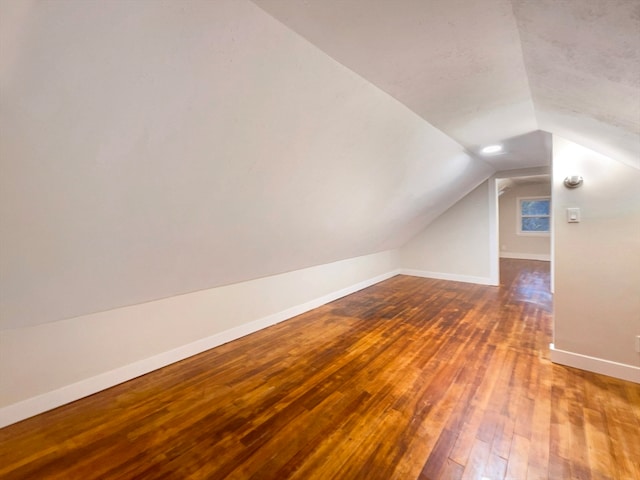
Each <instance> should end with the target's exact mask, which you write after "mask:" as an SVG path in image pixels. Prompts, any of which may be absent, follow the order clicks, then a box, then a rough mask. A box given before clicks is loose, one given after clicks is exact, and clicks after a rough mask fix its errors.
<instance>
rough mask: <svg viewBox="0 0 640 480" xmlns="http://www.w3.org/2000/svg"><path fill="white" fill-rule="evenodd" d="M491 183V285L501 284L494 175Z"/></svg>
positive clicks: (498, 228) (496, 191) (497, 195)
mask: <svg viewBox="0 0 640 480" xmlns="http://www.w3.org/2000/svg"><path fill="white" fill-rule="evenodd" d="M487 183H488V184H489V285H500V258H499V257H500V249H499V248H498V243H499V239H500V227H499V219H498V210H499V206H498V197H499V194H498V184H497V182H496V177H495V176H492V177H491V178H490V179H489V180H488V181H487Z"/></svg>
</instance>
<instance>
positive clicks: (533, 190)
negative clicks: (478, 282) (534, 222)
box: [498, 181, 551, 260]
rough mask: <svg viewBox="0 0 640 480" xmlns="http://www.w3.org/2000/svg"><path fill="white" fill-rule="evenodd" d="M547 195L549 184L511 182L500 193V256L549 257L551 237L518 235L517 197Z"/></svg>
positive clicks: (535, 258) (549, 191) (542, 258)
mask: <svg viewBox="0 0 640 480" xmlns="http://www.w3.org/2000/svg"><path fill="white" fill-rule="evenodd" d="M550 195H551V183H550V181H549V182H543V183H530V184H519V185H518V184H514V185H512V186H511V187H510V188H509V189H508V190H507V191H505V192H504V193H503V194H502V195H500V198H499V201H498V205H499V212H500V213H499V218H500V222H499V224H500V256H501V257H503V258H523V259H531V260H550V255H551V238H550V236H549V235H547V236H531V235H520V234H518V208H519V207H518V197H541V196H546V197H548V196H550Z"/></svg>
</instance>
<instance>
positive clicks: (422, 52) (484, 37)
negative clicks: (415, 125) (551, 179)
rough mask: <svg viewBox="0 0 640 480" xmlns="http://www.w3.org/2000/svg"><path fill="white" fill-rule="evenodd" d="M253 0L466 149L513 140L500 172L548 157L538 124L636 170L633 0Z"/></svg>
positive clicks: (498, 164)
mask: <svg viewBox="0 0 640 480" xmlns="http://www.w3.org/2000/svg"><path fill="white" fill-rule="evenodd" d="M254 3H256V4H257V5H259V6H260V7H261V8H263V9H264V10H265V11H267V12H268V13H269V14H271V15H273V16H274V17H275V18H277V19H278V20H280V21H281V22H283V23H284V24H285V25H287V26H288V27H290V28H292V29H293V30H295V31H296V32H298V33H299V34H300V35H302V36H304V37H305V38H306V39H308V40H309V41H311V42H312V43H314V44H315V45H316V46H317V47H318V48H320V49H321V50H323V51H325V52H326V53H327V54H329V55H330V56H332V57H333V58H335V59H336V60H338V61H339V62H341V63H342V64H344V65H345V66H347V67H349V68H350V69H352V70H354V71H355V72H357V73H358V74H360V75H362V76H363V77H364V78H366V79H367V80H369V81H370V82H372V83H373V84H374V85H376V86H378V87H379V88H381V89H382V90H384V91H386V92H387V93H389V94H391V95H392V96H394V97H395V98H397V99H398V100H400V101H401V102H403V103H404V104H405V105H407V106H408V107H409V108H411V109H412V110H413V111H415V112H416V113H418V114H419V115H420V116H421V117H422V118H424V119H425V120H427V121H428V122H430V123H431V124H433V125H434V126H436V127H437V128H439V129H440V130H442V131H443V132H445V133H446V134H447V135H449V136H450V137H452V138H454V139H455V140H457V141H458V142H460V143H461V144H462V145H464V146H465V147H466V148H467V149H469V150H470V151H472V152H477V151H478V150H479V148H480V147H481V146H482V145H485V144H488V143H496V142H505V141H507V140H509V142H508V143H509V145H511V146H513V147H514V150H508V151H507V152H506V153H504V154H502V155H500V156H495V157H488V158H487V159H486V160H487V161H488V162H489V163H492V164H493V165H494V167H495V168H496V169H497V170H503V169H515V168H525V167H531V166H535V165H544V164H548V161H549V158H550V155H549V150H548V149H546V150H545V149H544V146H543V148H542V149H539V148H538V147H540V146H541V144H542V140H543V138H542V137H540V138H539V139H538V141H537V142H531V137H528V136H526V135H524V134H527V133H530V132H534V131H536V130H546V131H550V132H552V133H558V134H561V135H563V136H566V137H568V138H569V139H572V140H575V141H579V142H580V143H583V144H585V145H586V146H589V147H591V148H594V149H596V150H600V151H601V152H602V153H605V154H609V155H612V156H614V158H617V159H618V160H621V161H623V162H625V163H628V164H631V165H634V166H636V167H640V160H639V158H640V141H639V140H638V135H639V133H640V97H639V95H640V84H639V83H640V70H639V69H640V63H639V61H638V52H639V51H640V13H639V11H640V2H638V1H636V0H623V1H619V0H597V1H593V0H588V1H587V0H563V1H557V0H545V1H535V2H534V1H530V0H514V1H513V3H512V2H511V1H509V0H483V1H478V2H470V1H468V0H455V1H452V0H432V1H428V2H425V1H422V0H396V1H393V2H389V1H386V0H324V1H322V2H308V1H300V0H254ZM518 138H520V139H524V140H525V143H523V144H522V145H519V144H518V142H517V139H518ZM527 141H528V144H526V142H527ZM516 150H517V151H516ZM525 151H526V152H527V153H526V154H525V155H524V156H523V155H522V152H525Z"/></svg>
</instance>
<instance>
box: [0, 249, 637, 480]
mask: <svg viewBox="0 0 640 480" xmlns="http://www.w3.org/2000/svg"><path fill="white" fill-rule="evenodd" d="M501 268H502V277H503V285H502V286H501V287H500V288H496V287H485V286H479V285H472V284H464V283H455V282H447V281H439V280H430V279H423V278H416V277H409V276H397V277H394V278H392V279H389V280H387V281H385V282H382V283H379V284H377V285H375V286H373V287H370V288H368V289H366V290H363V291H360V292H358V293H356V294H353V295H350V296H348V297H345V298H343V299H340V300H338V301H335V302H333V303H330V304H328V305H325V306H323V307H321V308H318V309H316V310H313V311H311V312H309V313H307V314H304V315H301V316H299V317H296V318H294V319H291V320H289V321H287V322H283V323H281V324H278V325H275V326H273V327H271V328H268V329H265V330H262V331H260V332H257V333H255V334H253V335H250V336H247V337H244V338H242V339H239V340H237V341H235V342H231V343H229V344H226V345H223V346H221V347H218V348H215V349H213V350H210V351H208V352H205V353H203V354H200V355H197V356H195V357H192V358H189V359H187V360H184V361H182V362H179V363H177V364H174V365H171V366H169V367H166V368H164V369H161V370H158V371H156V372H153V373H150V374H148V375H145V376H143V377H140V378H138V379H135V380H132V381H130V382H127V383H125V384H122V385H119V386H117V387H114V388H111V389H109V390H107V391H104V392H101V393H99V394H96V395H93V396H91V397H88V398H86V399H83V400H80V401H77V402H75V403H72V404H70V405H67V406H64V407H61V408H58V409H56V410H54V411H51V412H48V413H45V414H42V415H39V416H37V417H34V418H31V419H28V420H25V421H23V422H20V423H18V424H15V425H12V426H9V427H6V428H4V429H2V430H0V442H1V443H0V478H3V479H18V478H20V479H27V478H28V479H57V478H60V479H82V480H86V479H94V478H101V479H112V478H113V479H155V478H172V479H181V478H210V479H223V478H233V479H284V478H297V479H323V480H326V479H332V478H335V479H368V480H371V479H385V480H386V479H401V480H407V479H457V478H474V479H476V478H477V479H481V478H487V479H492V480H493V479H502V478H512V479H518V480H523V479H528V478H530V479H547V478H549V479H565V478H566V479H568V478H580V479H624V480H629V479H640V385H638V384H634V383H630V382H624V381H620V380H615V379H612V378H609V377H605V376H601V375H596V374H592V373H587V372H583V371H580V370H576V369H571V368H566V367H562V366H558V365H553V364H551V363H550V362H549V360H548V344H549V342H550V335H551V327H550V321H551V316H550V311H551V310H550V309H551V296H550V294H549V272H548V263H546V262H534V261H522V260H504V261H503V263H502V266H501Z"/></svg>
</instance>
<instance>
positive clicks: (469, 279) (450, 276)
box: [400, 268, 497, 286]
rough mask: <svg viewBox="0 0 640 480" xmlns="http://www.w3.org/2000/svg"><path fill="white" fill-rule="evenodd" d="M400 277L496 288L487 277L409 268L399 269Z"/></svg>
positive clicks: (495, 284)
mask: <svg viewBox="0 0 640 480" xmlns="http://www.w3.org/2000/svg"><path fill="white" fill-rule="evenodd" d="M400 274H401V275H411V276H412V277H424V278H434V279H436V280H450V281H452V282H465V283H477V284H479V285H491V286H497V283H495V282H492V281H491V279H490V278H489V277H474V276H471V275H458V274H455V273H441V272H427V271H424V270H412V269H410V268H402V269H400Z"/></svg>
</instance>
